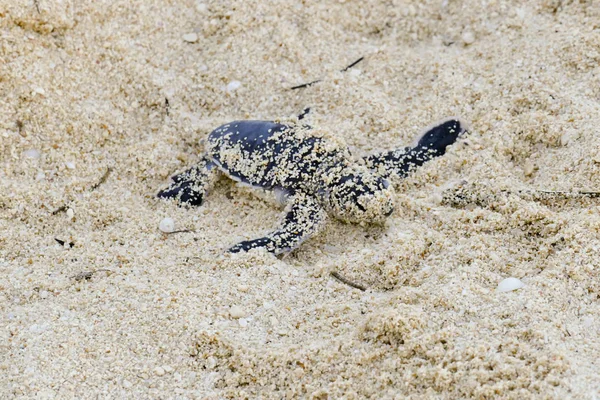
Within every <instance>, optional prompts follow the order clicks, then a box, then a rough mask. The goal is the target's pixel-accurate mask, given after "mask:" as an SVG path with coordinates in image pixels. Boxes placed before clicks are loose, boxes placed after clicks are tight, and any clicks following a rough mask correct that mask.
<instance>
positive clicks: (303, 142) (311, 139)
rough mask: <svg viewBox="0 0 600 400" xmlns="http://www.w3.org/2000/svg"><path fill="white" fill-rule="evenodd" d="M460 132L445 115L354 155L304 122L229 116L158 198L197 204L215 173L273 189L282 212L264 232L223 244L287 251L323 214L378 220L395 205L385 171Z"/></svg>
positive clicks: (399, 170)
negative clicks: (404, 137) (396, 144)
mask: <svg viewBox="0 0 600 400" xmlns="http://www.w3.org/2000/svg"><path fill="white" fill-rule="evenodd" d="M463 132H465V126H464V124H463V123H462V122H461V121H460V120H459V119H457V118H449V119H446V120H444V121H443V122H441V123H439V124H436V125H435V126H433V127H432V128H430V129H427V130H426V131H425V133H423V134H422V135H420V137H419V138H418V140H417V142H416V145H414V147H405V148H401V149H396V150H391V151H387V152H383V153H379V154H374V155H370V156H366V157H364V158H362V159H359V160H357V159H353V158H352V156H351V154H350V151H349V150H348V149H347V148H346V147H345V146H343V145H340V143H338V141H336V140H331V139H327V138H326V136H325V135H323V134H322V132H321V134H319V132H318V131H317V130H316V129H312V128H311V127H310V126H307V125H305V124H301V123H300V122H297V123H279V122H273V121H234V122H230V123H228V124H225V125H222V126H220V127H218V128H217V129H215V130H214V131H212V132H211V133H210V134H209V135H208V139H207V140H206V142H205V150H206V151H205V153H204V155H203V156H202V158H201V159H200V161H199V162H198V163H197V164H196V165H195V166H193V167H192V168H190V169H188V170H187V171H184V172H182V173H180V174H177V175H175V176H173V177H172V178H171V179H172V182H171V184H170V186H169V187H167V188H166V189H164V190H161V191H160V192H159V193H158V197H159V198H163V199H175V200H176V201H177V202H178V203H179V204H181V205H189V206H199V205H201V204H202V202H203V201H204V198H205V196H206V194H207V192H208V191H209V190H210V188H211V187H212V185H214V183H215V182H216V180H217V178H218V176H219V175H220V174H225V175H227V176H228V177H229V178H231V179H233V180H234V181H238V182H242V183H244V184H247V185H250V186H252V187H256V188H261V189H266V190H272V191H275V193H276V195H277V196H278V198H280V199H283V200H284V201H285V203H286V209H285V217H284V218H283V220H282V221H281V222H280V225H279V226H278V228H277V229H275V230H274V231H272V232H270V233H269V234H267V235H266V236H264V237H261V238H257V239H253V240H246V241H243V242H240V243H238V244H236V245H234V246H233V247H231V248H229V252H232V253H236V252H240V251H248V250H251V249H256V248H264V249H266V250H267V251H269V252H272V253H275V254H279V253H283V252H287V251H291V250H293V249H295V248H296V247H298V246H299V245H300V244H301V243H302V242H304V241H305V240H306V239H308V238H310V237H311V236H313V235H314V234H316V233H317V232H318V231H319V230H320V229H321V228H322V227H323V226H324V225H325V223H326V222H327V220H328V218H329V217H333V218H336V219H338V220H341V221H344V222H350V223H359V224H365V223H382V222H383V221H384V220H385V218H386V217H388V216H390V215H391V214H392V212H393V211H394V190H393V188H392V187H391V186H390V183H389V182H388V180H387V179H388V178H390V177H391V176H392V175H397V176H399V177H405V176H406V175H407V174H408V173H410V172H411V171H412V170H414V169H415V168H417V167H419V166H421V165H423V164H424V163H426V162H427V161H429V160H431V159H433V158H436V157H439V156H442V155H444V154H445V152H446V148H447V147H448V146H449V145H451V144H453V143H454V142H455V141H456V140H457V138H458V137H459V136H460V135H461V134H462V133H463Z"/></svg>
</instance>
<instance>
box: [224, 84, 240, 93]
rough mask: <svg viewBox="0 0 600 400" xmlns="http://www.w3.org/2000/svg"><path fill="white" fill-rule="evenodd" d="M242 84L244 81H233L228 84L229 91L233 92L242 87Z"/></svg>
mask: <svg viewBox="0 0 600 400" xmlns="http://www.w3.org/2000/svg"><path fill="white" fill-rule="evenodd" d="M240 86H242V82H240V81H231V82H229V83H228V84H227V91H228V92H233V91H235V90H238V89H239V88H240Z"/></svg>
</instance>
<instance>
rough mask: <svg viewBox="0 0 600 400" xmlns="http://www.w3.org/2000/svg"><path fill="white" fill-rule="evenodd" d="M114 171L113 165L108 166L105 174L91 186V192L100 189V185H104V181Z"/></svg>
mask: <svg viewBox="0 0 600 400" xmlns="http://www.w3.org/2000/svg"><path fill="white" fill-rule="evenodd" d="M111 171H112V168H111V167H107V168H106V172H105V173H104V175H102V177H101V178H100V180H99V181H98V183H95V184H94V185H93V186H92V187H91V188H90V192H92V191H94V190H96V189H98V187H99V186H100V185H102V184H103V183H104V182H106V180H107V179H108V176H109V175H110V172H111Z"/></svg>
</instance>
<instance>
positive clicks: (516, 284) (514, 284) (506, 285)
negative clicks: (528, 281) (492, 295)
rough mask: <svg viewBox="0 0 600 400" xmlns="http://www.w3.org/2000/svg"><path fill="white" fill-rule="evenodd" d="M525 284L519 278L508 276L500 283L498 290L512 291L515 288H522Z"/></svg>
mask: <svg viewBox="0 0 600 400" xmlns="http://www.w3.org/2000/svg"><path fill="white" fill-rule="evenodd" d="M523 286H525V284H524V283H523V282H521V280H519V279H517V278H506V279H504V280H503V281H502V282H500V283H499V284H498V287H497V288H496V292H499V293H502V292H511V291H513V290H517V289H521V288H522V287H523Z"/></svg>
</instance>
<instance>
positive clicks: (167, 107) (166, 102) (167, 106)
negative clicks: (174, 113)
mask: <svg viewBox="0 0 600 400" xmlns="http://www.w3.org/2000/svg"><path fill="white" fill-rule="evenodd" d="M165 110H166V111H167V116H169V99H167V98H166V97H165Z"/></svg>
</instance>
